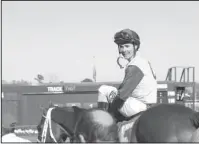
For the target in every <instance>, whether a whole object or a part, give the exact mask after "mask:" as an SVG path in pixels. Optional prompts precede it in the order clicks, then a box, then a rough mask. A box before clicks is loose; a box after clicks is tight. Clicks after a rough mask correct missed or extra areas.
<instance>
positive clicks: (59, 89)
mask: <svg viewBox="0 0 199 144" xmlns="http://www.w3.org/2000/svg"><path fill="white" fill-rule="evenodd" d="M47 89H48V92H52V93H63V87H62V86H57V87H47Z"/></svg>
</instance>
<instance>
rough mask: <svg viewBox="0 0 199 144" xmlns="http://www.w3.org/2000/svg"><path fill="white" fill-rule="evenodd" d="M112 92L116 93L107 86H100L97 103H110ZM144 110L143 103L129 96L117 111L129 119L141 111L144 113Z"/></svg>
mask: <svg viewBox="0 0 199 144" xmlns="http://www.w3.org/2000/svg"><path fill="white" fill-rule="evenodd" d="M113 92H114V93H118V90H117V88H115V87H113V86H108V85H102V86H100V88H99V89H98V102H106V103H110V100H109V97H110V95H111V93H113ZM146 109H147V105H146V104H145V103H143V102H141V101H139V100H138V99H136V98H134V97H132V96H129V97H128V98H127V99H126V101H125V102H124V104H123V106H122V107H121V108H120V109H119V112H120V113H121V114H122V115H123V116H125V117H130V116H132V115H135V114H137V113H139V112H141V111H145V110H146Z"/></svg>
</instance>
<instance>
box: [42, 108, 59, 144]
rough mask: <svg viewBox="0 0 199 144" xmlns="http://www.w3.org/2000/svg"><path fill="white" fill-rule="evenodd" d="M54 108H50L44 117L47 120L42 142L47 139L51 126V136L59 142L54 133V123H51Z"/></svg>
mask: <svg viewBox="0 0 199 144" xmlns="http://www.w3.org/2000/svg"><path fill="white" fill-rule="evenodd" d="M53 109H54V108H50V109H49V110H48V112H47V114H46V116H44V115H43V117H44V118H45V122H44V127H43V131H42V136H41V142H45V141H46V136H47V130H48V128H49V132H50V137H51V138H52V139H53V141H54V142H55V143H57V141H56V139H55V137H54V135H53V133H52V127H51V126H52V125H51V112H52V110H53Z"/></svg>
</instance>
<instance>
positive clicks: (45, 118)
mask: <svg viewBox="0 0 199 144" xmlns="http://www.w3.org/2000/svg"><path fill="white" fill-rule="evenodd" d="M54 108H56V106H54V105H53V104H51V105H49V107H48V108H43V107H41V110H42V117H41V120H40V122H39V124H38V126H37V130H38V137H37V140H38V142H53V143H56V142H65V141H66V138H67V132H66V131H65V130H64V129H63V128H62V127H61V126H60V125H59V124H57V123H55V122H54V121H53V120H52V119H51V118H50V117H49V113H50V114H51V113H52V111H53V109H54Z"/></svg>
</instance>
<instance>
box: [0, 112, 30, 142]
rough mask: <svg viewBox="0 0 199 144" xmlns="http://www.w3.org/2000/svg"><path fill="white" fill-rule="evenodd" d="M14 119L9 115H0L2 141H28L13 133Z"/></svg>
mask: <svg viewBox="0 0 199 144" xmlns="http://www.w3.org/2000/svg"><path fill="white" fill-rule="evenodd" d="M15 125H16V120H15V119H14V118H13V117H12V116H11V115H10V114H6V115H3V116H2V142H30V141H29V140H26V139H23V138H20V137H18V136H16V134H15V133H14V130H15Z"/></svg>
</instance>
